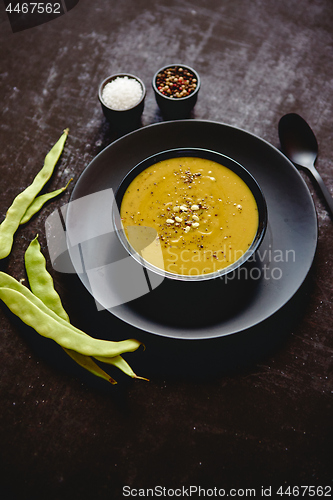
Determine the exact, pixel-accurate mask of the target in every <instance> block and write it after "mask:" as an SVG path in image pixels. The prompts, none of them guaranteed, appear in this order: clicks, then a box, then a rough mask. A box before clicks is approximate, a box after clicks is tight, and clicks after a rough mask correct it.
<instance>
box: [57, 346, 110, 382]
mask: <svg viewBox="0 0 333 500" xmlns="http://www.w3.org/2000/svg"><path fill="white" fill-rule="evenodd" d="M63 349H64V351H65V352H66V354H68V356H70V357H71V358H72V359H73V360H74V361H75V362H76V363H77V364H78V365H80V366H82V368H84V369H85V370H88V371H89V372H90V373H92V374H93V375H96V376H97V377H100V378H103V379H104V380H106V381H107V382H110V383H111V384H113V385H114V384H116V383H117V382H116V381H115V379H114V378H112V377H110V375H109V374H108V373H106V372H105V371H104V370H102V368H101V367H100V366H98V364H97V363H95V362H94V360H93V359H91V358H90V357H89V356H84V355H83V354H80V353H79V352H76V351H72V350H71V349H65V348H63Z"/></svg>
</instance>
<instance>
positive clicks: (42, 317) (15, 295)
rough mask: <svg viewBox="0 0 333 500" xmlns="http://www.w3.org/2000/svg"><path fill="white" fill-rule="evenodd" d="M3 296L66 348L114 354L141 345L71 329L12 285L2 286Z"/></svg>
mask: <svg viewBox="0 0 333 500" xmlns="http://www.w3.org/2000/svg"><path fill="white" fill-rule="evenodd" d="M0 299H1V300H2V301H3V302H4V303H5V304H6V306H7V307H8V308H9V310H10V311H12V313H13V314H15V315H16V316H18V317H19V318H20V319H21V321H23V323H25V324H26V325H28V326H31V327H32V328H33V329H34V330H36V332H37V333H39V334H40V335H42V336H43V337H46V338H49V339H52V340H54V341H55V342H56V343H57V344H59V345H61V346H62V347H65V348H66V349H72V350H74V351H77V352H79V353H81V354H84V355H85V356H93V357H96V356H106V357H113V356H118V355H120V354H123V353H124V352H133V351H135V350H136V349H138V347H139V346H140V345H141V342H139V341H138V340H135V339H128V340H120V341H119V342H114V341H110V340H101V339H96V338H93V337H90V336H89V335H84V334H83V335H82V333H78V332H77V329H73V328H71V326H70V324H62V323H61V322H60V321H58V320H56V319H54V318H53V317H52V316H50V315H49V314H47V313H46V312H43V311H42V310H41V309H39V308H38V307H37V306H36V305H35V304H34V303H33V302H32V301H31V300H29V299H28V298H27V297H26V296H24V295H23V294H22V293H20V292H18V291H16V290H13V289H11V288H5V287H3V288H0ZM64 323H66V322H65V321H64Z"/></svg>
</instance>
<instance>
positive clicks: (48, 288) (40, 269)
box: [7, 235, 116, 384]
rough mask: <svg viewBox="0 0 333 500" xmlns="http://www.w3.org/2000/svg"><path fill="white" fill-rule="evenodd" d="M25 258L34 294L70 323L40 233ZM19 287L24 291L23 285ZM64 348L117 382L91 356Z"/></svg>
mask: <svg viewBox="0 0 333 500" xmlns="http://www.w3.org/2000/svg"><path fill="white" fill-rule="evenodd" d="M24 260H25V268H26V272H27V276H28V281H29V284H30V288H31V291H32V295H34V296H35V297H37V298H38V299H40V300H41V301H42V303H43V304H44V305H45V306H47V307H48V308H49V309H50V310H51V311H53V312H54V313H55V314H56V315H57V316H59V318H62V319H63V320H64V321H66V322H67V323H70V321H69V317H68V314H67V312H66V311H65V309H64V307H63V305H62V302H61V299H60V297H59V295H58V293H57V291H56V290H55V288H54V283H53V279H52V276H51V275H50V274H49V272H48V271H47V269H46V260H45V257H44V255H43V254H42V252H41V250H40V244H39V242H38V235H37V236H36V238H35V239H34V240H32V242H31V243H30V245H29V246H28V248H27V250H26V252H25V255H24ZM7 281H8V280H7ZM19 288H20V289H21V291H22V287H19ZM25 295H27V294H25ZM30 298H31V296H30ZM35 303H36V301H35ZM45 312H46V310H45ZM47 312H48V311H47ZM63 349H64V351H65V352H66V354H68V355H69V356H70V357H71V358H72V359H73V360H74V361H75V362H76V363H78V364H79V365H80V366H82V367H83V368H85V369H86V370H88V371H89V372H91V373H92V374H93V375H96V376H98V377H101V378H103V379H105V380H107V381H108V382H111V383H112V384H116V381H115V380H114V379H113V378H112V377H110V375H108V374H107V373H106V372H105V371H104V370H102V368H100V367H99V366H98V364H97V363H95V361H94V360H93V359H92V358H91V357H89V356H84V355H83V354H80V353H78V352H76V351H73V350H70V349H66V348H65V347H63Z"/></svg>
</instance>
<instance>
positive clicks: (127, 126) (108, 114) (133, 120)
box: [98, 73, 146, 131]
mask: <svg viewBox="0 0 333 500" xmlns="http://www.w3.org/2000/svg"><path fill="white" fill-rule="evenodd" d="M124 77H128V78H133V79H134V80H136V81H137V82H139V84H140V85H141V88H142V96H141V99H140V100H139V101H138V102H137V103H136V104H135V105H134V106H132V107H130V108H127V109H121V110H119V109H113V108H111V107H110V106H108V105H107V104H106V103H105V101H104V100H103V90H104V87H105V86H106V85H107V84H108V83H110V82H112V81H113V80H115V79H116V78H124ZM145 97H146V87H145V85H144V83H143V82H142V80H140V78H138V77H137V76H134V75H131V74H129V73H117V74H114V75H111V76H108V77H107V78H105V80H103V81H102V83H101V84H100V86H99V91H98V98H99V101H100V103H101V106H102V110H103V113H104V116H105V118H106V119H107V120H108V121H109V122H110V124H111V126H112V127H113V128H114V129H116V130H120V131H128V130H132V129H134V128H135V127H136V126H138V125H139V124H140V120H141V115H142V112H143V109H144V101H145Z"/></svg>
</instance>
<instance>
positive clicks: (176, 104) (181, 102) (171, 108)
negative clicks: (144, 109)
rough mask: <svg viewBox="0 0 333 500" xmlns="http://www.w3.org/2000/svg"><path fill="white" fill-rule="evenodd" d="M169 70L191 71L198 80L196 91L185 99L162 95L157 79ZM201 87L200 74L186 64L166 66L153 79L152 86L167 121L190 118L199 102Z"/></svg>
mask: <svg viewBox="0 0 333 500" xmlns="http://www.w3.org/2000/svg"><path fill="white" fill-rule="evenodd" d="M169 68H170V69H175V68H182V69H183V70H184V69H185V70H187V71H189V72H190V73H191V74H192V75H193V76H194V77H195V78H196V80H197V81H196V88H195V90H194V91H193V92H191V93H190V94H189V95H187V96H185V97H169V96H167V95H164V94H162V92H160V91H159V90H158V88H157V78H158V75H159V74H160V73H163V72H164V71H165V70H167V69H169ZM200 85H201V82H200V76H199V74H198V73H197V72H196V71H195V70H194V69H193V68H191V67H190V66H186V65H184V64H168V65H167V66H164V67H163V68H160V69H159V70H158V71H156V73H155V75H154V77H153V81H152V86H153V89H154V93H155V99H156V102H157V104H158V106H159V108H160V110H161V113H162V115H163V117H164V118H166V119H167V120H178V119H182V118H188V117H189V116H190V114H191V111H192V109H193V108H194V106H195V104H196V102H197V99H198V93H199V90H200Z"/></svg>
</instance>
